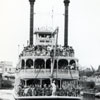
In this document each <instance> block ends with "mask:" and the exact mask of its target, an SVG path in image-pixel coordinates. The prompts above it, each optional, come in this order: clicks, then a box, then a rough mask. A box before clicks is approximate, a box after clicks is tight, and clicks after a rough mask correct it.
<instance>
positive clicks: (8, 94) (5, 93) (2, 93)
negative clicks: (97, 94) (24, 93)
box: [0, 90, 100, 100]
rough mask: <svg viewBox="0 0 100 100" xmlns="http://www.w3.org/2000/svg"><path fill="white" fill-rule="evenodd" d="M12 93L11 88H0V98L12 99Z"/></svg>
mask: <svg viewBox="0 0 100 100" xmlns="http://www.w3.org/2000/svg"><path fill="white" fill-rule="evenodd" d="M12 93H13V91H12V90H0V100H14V97H13V95H12ZM83 100H100V98H99V99H97V98H92V97H87V98H83Z"/></svg>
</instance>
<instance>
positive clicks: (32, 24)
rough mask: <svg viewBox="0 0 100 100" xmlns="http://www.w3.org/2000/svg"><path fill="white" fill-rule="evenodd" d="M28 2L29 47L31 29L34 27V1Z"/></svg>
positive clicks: (31, 38)
mask: <svg viewBox="0 0 100 100" xmlns="http://www.w3.org/2000/svg"><path fill="white" fill-rule="evenodd" d="M29 2H30V37H29V40H30V45H31V46H32V45H33V27H34V2H35V0H29Z"/></svg>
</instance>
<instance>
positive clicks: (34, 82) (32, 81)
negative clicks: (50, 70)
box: [27, 79, 40, 86]
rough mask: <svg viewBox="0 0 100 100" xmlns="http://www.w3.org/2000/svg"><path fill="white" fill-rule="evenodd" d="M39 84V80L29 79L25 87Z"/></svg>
mask: <svg viewBox="0 0 100 100" xmlns="http://www.w3.org/2000/svg"><path fill="white" fill-rule="evenodd" d="M39 84H40V80H39V79H30V80H27V86H30V85H34V86H36V85H39Z"/></svg>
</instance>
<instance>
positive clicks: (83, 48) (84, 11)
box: [0, 0, 100, 69]
mask: <svg viewBox="0 0 100 100" xmlns="http://www.w3.org/2000/svg"><path fill="white" fill-rule="evenodd" d="M34 10H35V18H34V20H35V22H34V27H35V28H37V27H52V26H53V28H54V29H55V28H56V27H57V26H59V40H58V41H59V44H62V45H63V41H64V40H63V36H64V31H63V30H64V4H63V0H36V2H35V7H34ZM52 10H53V13H52ZM52 14H53V18H52ZM29 18H30V5H29V1H28V0H0V61H12V62H13V64H14V66H15V65H16V63H17V61H18V54H19V52H21V50H22V48H23V45H24V46H26V44H27V40H29ZM18 45H20V47H19V49H18ZM69 45H70V46H73V48H74V49H75V56H76V57H77V58H78V59H79V63H80V65H82V66H85V67H90V65H92V66H93V67H94V68H96V69H97V67H98V65H100V0H70V4H69Z"/></svg>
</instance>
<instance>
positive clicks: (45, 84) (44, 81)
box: [42, 79, 50, 87]
mask: <svg viewBox="0 0 100 100" xmlns="http://www.w3.org/2000/svg"><path fill="white" fill-rule="evenodd" d="M49 85H50V79H45V80H42V87H45V86H47V87H48V86H49Z"/></svg>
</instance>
